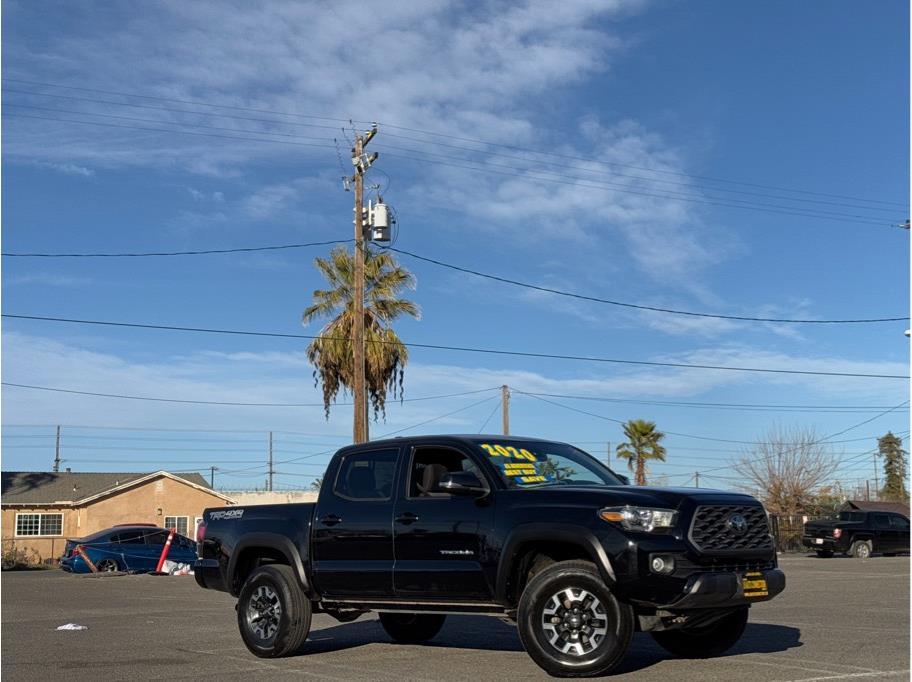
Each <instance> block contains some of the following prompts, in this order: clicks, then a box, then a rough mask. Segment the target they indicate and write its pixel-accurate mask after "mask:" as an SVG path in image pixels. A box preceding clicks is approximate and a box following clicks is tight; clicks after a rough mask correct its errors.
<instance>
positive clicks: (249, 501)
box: [225, 490, 317, 507]
mask: <svg viewBox="0 0 912 682" xmlns="http://www.w3.org/2000/svg"><path fill="white" fill-rule="evenodd" d="M225 494H226V495H230V496H231V499H232V500H234V502H235V504H238V505H243V506H245V507H249V506H250V505H254V504H294V503H296V502H316V501H317V492H316V491H315V490H257V491H238V492H234V491H232V492H226V493H225Z"/></svg>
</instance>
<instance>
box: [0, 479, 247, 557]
mask: <svg viewBox="0 0 912 682" xmlns="http://www.w3.org/2000/svg"><path fill="white" fill-rule="evenodd" d="M2 481H3V483H2V495H0V510H2V523H0V529H2V540H3V549H4V551H6V550H7V549H9V548H10V547H11V546H15V548H16V549H18V550H26V551H27V552H28V554H29V556H30V557H31V558H33V559H35V560H40V561H49V560H55V559H58V558H60V555H61V554H62V552H63V547H64V544H65V543H66V540H67V538H80V537H83V536H86V535H88V534H90V533H94V532H95V531H99V530H104V529H105V528H110V527H111V526H115V525H117V524H122V523H154V524H156V525H158V526H162V527H164V528H172V527H173V528H176V529H177V532H178V533H181V534H183V535H187V536H188V537H192V536H193V535H194V533H195V529H196V523H197V521H198V520H199V519H200V518H201V517H202V515H203V510H204V509H205V508H206V507H220V506H224V505H226V504H233V503H234V500H232V499H231V498H230V497H228V496H227V495H223V494H222V493H218V492H216V491H214V490H212V489H210V488H209V487H208V486H207V485H206V481H205V479H203V477H202V476H200V475H199V474H180V475H177V474H171V473H168V472H167V471H156V472H154V473H147V474H143V473H71V472H69V471H67V472H61V473H51V472H46V471H5V472H3V474H2Z"/></svg>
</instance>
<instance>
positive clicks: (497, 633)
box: [0, 556, 909, 682]
mask: <svg viewBox="0 0 912 682" xmlns="http://www.w3.org/2000/svg"><path fill="white" fill-rule="evenodd" d="M781 565H782V567H783V569H784V570H785V572H786V575H787V577H788V587H787V589H786V591H785V592H784V593H783V594H782V595H780V597H778V598H777V599H776V600H774V601H772V602H768V603H765V604H757V605H755V606H754V607H753V609H752V610H751V619H750V624H749V625H748V629H747V632H746V634H745V636H744V638H743V639H742V640H741V642H740V643H739V644H738V645H737V646H736V647H735V648H734V649H733V650H731V651H730V652H729V653H728V654H727V655H725V656H723V657H721V658H716V659H712V660H706V661H686V660H677V659H673V658H670V657H669V656H668V655H667V654H666V653H665V652H664V650H662V649H660V648H659V647H658V646H657V645H655V644H653V642H652V639H651V638H650V637H649V636H648V635H644V634H637V635H636V636H635V637H634V642H633V645H632V647H631V649H630V652H629V654H628V656H627V658H626V659H625V661H624V662H623V663H622V664H621V666H620V667H619V668H618V669H617V670H616V672H615V674H614V675H612V679H619V680H626V679H633V678H636V679H637V680H644V681H645V680H661V681H662V682H667V681H668V680H676V681H679V680H682V681H688V680H694V681H696V680H699V681H700V682H704V681H705V680H751V681H754V680H783V681H786V680H788V681H791V682H818V681H820V682H822V681H824V680H855V679H909V558H908V557H898V558H887V557H874V558H872V559H869V560H865V561H860V560H857V559H844V558H834V559H817V558H813V557H803V556H802V557H797V556H796V557H786V558H784V559H782V561H781ZM233 606H234V600H233V599H232V598H231V597H230V596H228V595H226V594H222V593H217V592H211V591H208V590H202V589H200V588H199V587H197V585H196V583H195V582H194V580H193V578H192V577H154V576H146V575H136V576H104V577H96V576H77V575H70V574H66V573H63V572H62V571H56V570H55V571H41V572H23V573H4V574H3V577H2V607H3V608H2V663H0V667H2V676H3V679H4V680H47V679H66V680H68V681H72V680H89V679H91V680H126V679H130V680H151V679H172V680H173V679H191V678H192V679H216V678H217V679H219V680H251V679H261V678H265V677H267V676H268V677H269V678H270V679H279V680H284V679H289V680H290V679H301V678H317V679H326V680H356V679H371V680H397V681H398V682H401V681H402V680H440V679H446V680H486V679H498V680H508V679H530V678H533V679H534V678H544V677H545V675H544V674H543V673H542V672H541V671H540V670H539V668H537V667H536V666H535V664H533V663H532V661H531V659H529V658H528V657H527V656H526V654H525V652H524V651H523V649H522V646H521V644H520V641H519V637H518V636H517V634H516V630H515V628H513V627H511V626H509V625H507V624H505V623H502V622H500V621H498V620H496V619H493V618H482V617H475V616H451V617H450V618H449V619H448V621H447V624H446V625H445V627H444V629H443V631H442V632H441V633H440V634H439V635H438V636H437V637H436V638H435V639H434V640H433V641H432V642H431V643H430V644H427V645H423V646H408V645H398V644H393V643H391V642H390V640H389V638H388V637H387V636H386V635H385V633H384V632H383V630H382V629H381V628H380V626H379V624H378V623H377V622H376V620H375V619H374V617H373V616H372V615H368V616H365V617H364V618H362V619H360V620H358V621H356V622H354V623H348V624H340V623H337V622H336V621H334V620H332V619H330V618H329V617H327V616H316V617H315V618H314V629H313V630H312V631H311V635H310V638H309V640H308V643H307V645H306V647H305V649H304V651H303V652H302V654H301V655H298V656H294V657H291V658H286V659H279V660H262V659H258V658H256V657H254V656H252V655H251V654H249V653H247V650H246V649H245V648H244V646H243V644H242V643H241V640H240V636H239V635H238V632H237V625H236V621H235V614H234V608H233ZM70 622H73V623H78V624H81V625H86V626H88V628H89V629H88V630H84V631H76V632H67V631H57V630H56V628H57V626H59V625H63V624H65V623H70Z"/></svg>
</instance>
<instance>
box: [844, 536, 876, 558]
mask: <svg viewBox="0 0 912 682" xmlns="http://www.w3.org/2000/svg"><path fill="white" fill-rule="evenodd" d="M849 555H850V556H853V557H855V558H856V559H869V558H870V557H871V541H870V540H856V541H855V542H853V543H852V547H851V548H850V549H849Z"/></svg>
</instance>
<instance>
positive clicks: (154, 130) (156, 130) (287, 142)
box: [3, 111, 333, 149]
mask: <svg viewBox="0 0 912 682" xmlns="http://www.w3.org/2000/svg"><path fill="white" fill-rule="evenodd" d="M3 116H4V118H9V117H12V118H31V119H36V120H39V121H56V122H58V123H82V124H85V125H95V126H102V127H106V128H124V129H127V130H141V131H144V132H152V133H175V134H178V135H196V136H198V137H217V138H221V139H224V140H244V141H248V142H272V143H273V144H282V145H295V146H298V147H317V148H319V149H332V148H333V146H332V144H331V142H332V141H331V140H327V144H314V143H312V142H296V141H294V140H273V139H271V138H266V137H244V136H240V135H221V134H219V133H200V132H196V131H192V130H177V129H174V128H145V127H140V126H134V125H125V124H120V123H109V122H106V121H79V120H76V119H72V118H52V117H50V116H33V115H32V114H14V113H10V112H7V111H4V112H3ZM239 132H242V131H239ZM261 134H265V135H271V134H272V133H261Z"/></svg>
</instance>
